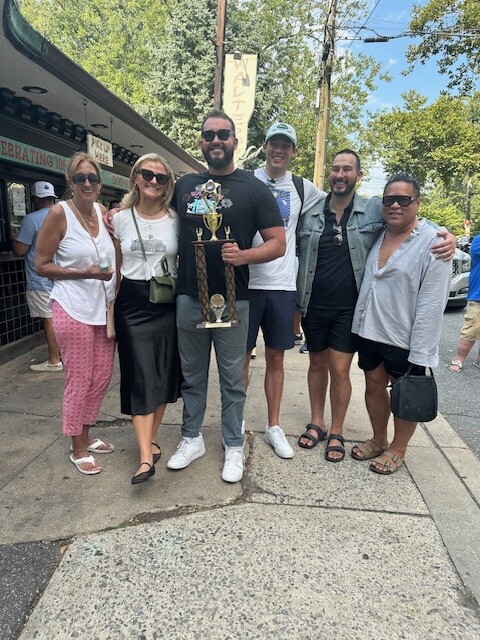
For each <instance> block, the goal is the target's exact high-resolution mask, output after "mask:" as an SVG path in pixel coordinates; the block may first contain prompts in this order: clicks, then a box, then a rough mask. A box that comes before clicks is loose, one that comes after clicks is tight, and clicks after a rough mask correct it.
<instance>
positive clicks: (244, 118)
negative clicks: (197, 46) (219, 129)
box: [223, 53, 257, 162]
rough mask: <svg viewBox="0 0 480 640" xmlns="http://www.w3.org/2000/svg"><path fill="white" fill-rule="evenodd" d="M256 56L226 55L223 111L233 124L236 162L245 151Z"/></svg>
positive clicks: (253, 93)
mask: <svg viewBox="0 0 480 640" xmlns="http://www.w3.org/2000/svg"><path fill="white" fill-rule="evenodd" d="M256 83H257V54H256V53H255V54H248V55H244V54H238V53H235V54H233V55H232V54H227V55H226V56H225V68H224V80H223V110H224V111H225V113H226V114H227V115H229V116H230V117H231V118H232V120H233V121H234V123H235V129H236V135H237V138H238V147H237V150H236V152H235V155H234V158H233V159H234V162H237V160H238V159H239V158H241V157H242V156H243V155H244V153H245V151H246V150H247V142H248V140H247V137H248V123H249V122H250V118H251V117H252V113H253V109H254V107H255V85H256Z"/></svg>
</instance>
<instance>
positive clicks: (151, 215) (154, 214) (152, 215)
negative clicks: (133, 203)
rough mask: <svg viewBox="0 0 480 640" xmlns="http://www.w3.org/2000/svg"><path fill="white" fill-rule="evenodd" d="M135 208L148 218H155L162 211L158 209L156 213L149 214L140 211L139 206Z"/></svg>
mask: <svg viewBox="0 0 480 640" xmlns="http://www.w3.org/2000/svg"><path fill="white" fill-rule="evenodd" d="M135 208H136V209H137V211H138V212H139V213H143V215H144V216H148V217H149V218H153V217H154V216H156V215H158V214H159V213H160V212H161V211H162V209H161V208H160V209H157V210H156V211H155V212H154V213H147V212H146V211H144V210H143V209H140V207H139V206H137V207H135Z"/></svg>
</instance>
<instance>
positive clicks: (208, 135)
mask: <svg viewBox="0 0 480 640" xmlns="http://www.w3.org/2000/svg"><path fill="white" fill-rule="evenodd" d="M231 133H233V131H232V130H231V129H219V130H218V131H212V130H211V129H207V131H202V138H203V139H204V140H205V142H213V141H214V140H215V136H217V138H218V139H219V140H222V141H223V142H225V140H228V138H229V137H230V134H231Z"/></svg>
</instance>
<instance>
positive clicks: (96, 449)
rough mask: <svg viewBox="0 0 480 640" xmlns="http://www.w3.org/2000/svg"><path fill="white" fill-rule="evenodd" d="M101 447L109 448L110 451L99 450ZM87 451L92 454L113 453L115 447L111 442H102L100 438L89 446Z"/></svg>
mask: <svg viewBox="0 0 480 640" xmlns="http://www.w3.org/2000/svg"><path fill="white" fill-rule="evenodd" d="M101 446H105V447H108V449H99V447H101ZM87 449H88V451H91V452H92V453H113V450H114V449H115V447H114V446H113V444H112V443H111V442H104V441H103V440H100V438H96V439H95V440H94V441H93V442H92V444H89V445H88V447H87Z"/></svg>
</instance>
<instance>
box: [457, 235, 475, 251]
mask: <svg viewBox="0 0 480 640" xmlns="http://www.w3.org/2000/svg"><path fill="white" fill-rule="evenodd" d="M471 244H472V238H471V237H470V236H461V237H460V238H459V239H458V240H457V247H458V248H459V249H460V250H461V251H465V253H470V245H471Z"/></svg>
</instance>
